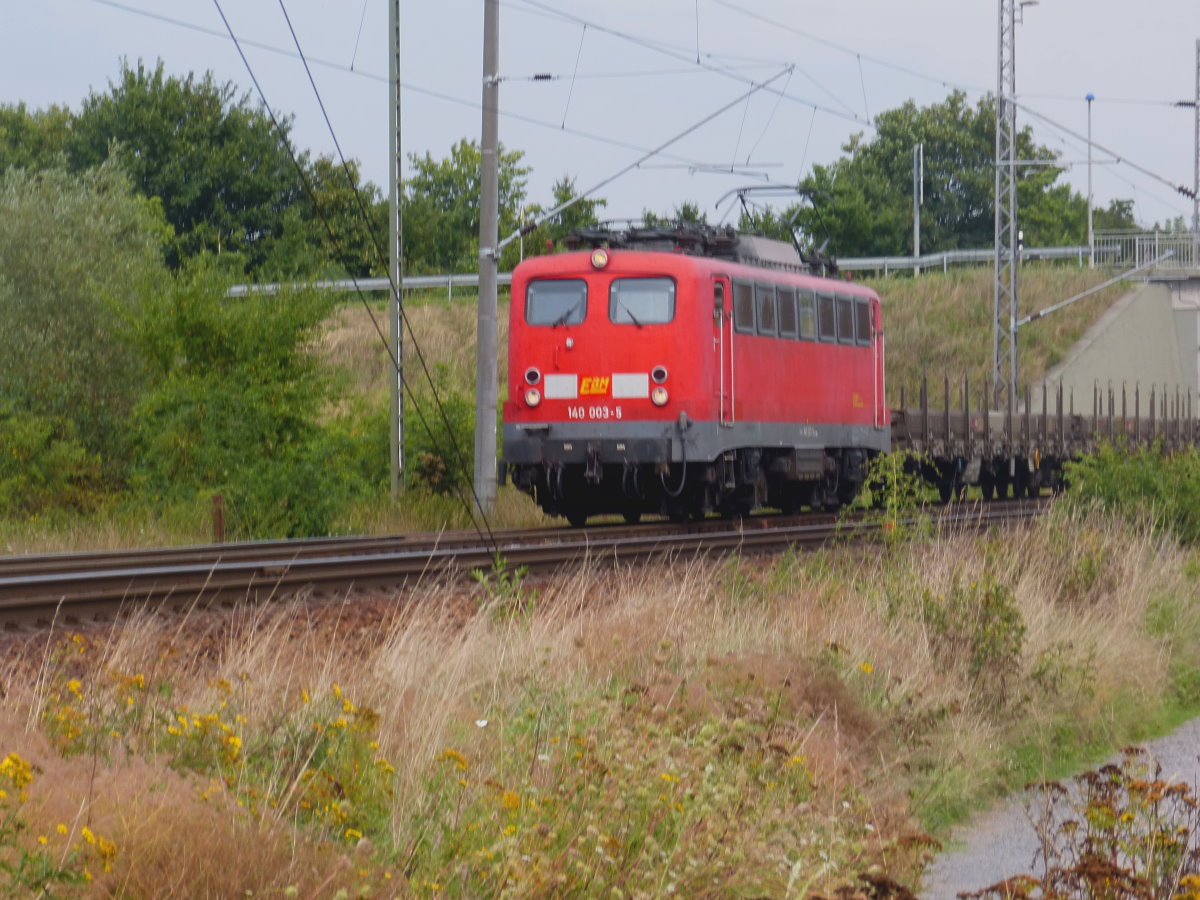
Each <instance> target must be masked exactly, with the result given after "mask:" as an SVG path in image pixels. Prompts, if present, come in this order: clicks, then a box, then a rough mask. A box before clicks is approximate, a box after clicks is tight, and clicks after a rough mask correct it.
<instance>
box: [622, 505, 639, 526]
mask: <svg viewBox="0 0 1200 900" xmlns="http://www.w3.org/2000/svg"><path fill="white" fill-rule="evenodd" d="M621 518H622V519H624V520H625V524H626V525H636V524H637V523H638V522H640V521H642V514H641V511H639V510H636V509H631V510H627V511H625V512H623V513H621Z"/></svg>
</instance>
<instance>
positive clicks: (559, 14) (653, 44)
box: [515, 0, 874, 128]
mask: <svg viewBox="0 0 1200 900" xmlns="http://www.w3.org/2000/svg"><path fill="white" fill-rule="evenodd" d="M515 2H519V3H521V4H523V5H525V6H528V7H530V8H532V9H536V10H540V11H542V12H543V13H545V14H547V15H549V16H552V17H554V18H558V19H560V20H562V21H566V22H573V23H576V24H580V25H584V24H586V25H588V26H589V27H590V28H592V30H594V31H598V32H601V33H603V34H607V35H609V36H610V37H615V38H618V39H620V40H623V41H627V42H629V43H631V44H634V45H635V46H639V47H643V48H645V49H647V50H652V51H654V52H656V53H661V54H663V55H666V56H670V57H672V58H673V59H677V60H680V61H681V62H693V59H692V57H691V54H690V53H689V52H687V51H682V50H680V49H678V48H677V47H671V46H669V45H664V44H663V43H661V42H658V41H652V40H649V39H648V38H644V37H641V36H640V35H635V34H630V33H628V32H624V31H621V30H620V29H617V28H611V27H609V26H607V25H601V24H599V23H597V22H593V21H591V20H589V19H585V18H583V17H581V16H577V15H574V14H573V13H568V12H565V11H563V10H560V9H555V8H554V7H552V6H549V5H547V4H545V3H543V2H541V0H515ZM695 64H696V65H697V66H698V67H699V68H702V69H704V70H706V71H709V72H712V73H714V74H716V75H721V76H723V77H726V78H730V79H732V80H735V81H740V82H742V83H743V84H753V83H754V82H753V80H752V79H749V78H746V77H744V76H742V75H740V74H738V73H737V72H735V71H731V70H729V69H726V68H724V67H722V66H718V65H715V64H713V63H708V62H705V61H704V60H701V61H699V62H697V63H695ZM787 65H788V66H789V67H791V68H795V64H794V63H791V62H789V63H788V64H787ZM776 92H778V89H775V90H773V91H771V93H776ZM783 96H784V99H786V100H790V101H792V102H793V103H799V104H801V105H802V106H811V107H814V108H817V109H820V110H822V111H823V112H827V113H829V114H830V115H832V116H836V117H837V118H839V119H846V120H849V121H852V122H854V123H855V124H858V125H865V126H867V127H872V128H873V127H874V123H873V122H871V121H870V120H869V119H863V117H862V116H860V115H858V114H857V113H854V112H841V111H840V110H836V109H832V108H830V107H828V106H825V105H824V104H821V103H816V102H815V101H812V100H807V99H805V98H803V97H797V96H795V95H793V94H787V93H784V95H783Z"/></svg>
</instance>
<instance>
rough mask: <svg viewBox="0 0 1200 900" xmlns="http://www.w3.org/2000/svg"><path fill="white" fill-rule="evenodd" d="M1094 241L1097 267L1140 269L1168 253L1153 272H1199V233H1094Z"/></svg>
mask: <svg viewBox="0 0 1200 900" xmlns="http://www.w3.org/2000/svg"><path fill="white" fill-rule="evenodd" d="M1095 241H1096V265H1098V266H1100V265H1102V266H1117V267H1132V266H1140V265H1144V264H1146V263H1148V262H1150V261H1151V260H1153V259H1156V258H1158V257H1160V256H1163V255H1164V254H1166V253H1168V252H1169V253H1170V254H1171V256H1170V257H1169V258H1167V259H1165V260H1161V261H1160V262H1159V263H1158V265H1157V266H1156V267H1155V269H1156V270H1158V271H1181V270H1191V271H1196V270H1200V233H1191V232H1186V231H1185V232H1182V233H1179V232H1174V233H1172V232H1165V231H1097V232H1096V238H1095Z"/></svg>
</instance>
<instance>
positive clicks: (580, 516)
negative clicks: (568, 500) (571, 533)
mask: <svg viewBox="0 0 1200 900" xmlns="http://www.w3.org/2000/svg"><path fill="white" fill-rule="evenodd" d="M587 518H588V517H587V513H585V512H569V513H567V521H568V522H570V523H571V527H572V528H582V527H583V526H584V525H586V524H587Z"/></svg>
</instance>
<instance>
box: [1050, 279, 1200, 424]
mask: <svg viewBox="0 0 1200 900" xmlns="http://www.w3.org/2000/svg"><path fill="white" fill-rule="evenodd" d="M1045 380H1046V383H1047V384H1049V385H1058V384H1059V383H1060V382H1061V383H1062V385H1063V387H1064V389H1065V391H1066V392H1067V393H1068V395H1069V394H1070V393H1071V392H1074V396H1075V410H1076V412H1089V413H1090V412H1091V411H1092V410H1091V407H1092V396H1093V391H1094V389H1095V388H1096V387H1097V386H1098V387H1099V388H1100V389H1101V392H1102V393H1107V392H1108V390H1109V388H1110V387H1111V388H1112V389H1113V390H1114V391H1115V392H1116V394H1117V396H1118V397H1119V395H1120V391H1121V386H1122V384H1124V385H1126V386H1127V389H1128V391H1129V392H1130V393H1129V395H1130V398H1131V400H1130V402H1132V392H1133V390H1134V386H1135V385H1140V386H1141V390H1142V393H1143V396H1146V395H1148V392H1149V390H1150V389H1151V388H1152V387H1155V388H1157V390H1158V391H1160V392H1161V391H1162V390H1163V389H1164V388H1165V389H1166V392H1167V394H1168V395H1173V394H1174V393H1175V391H1176V390H1178V391H1179V392H1180V393H1187V392H1188V391H1191V392H1193V394H1195V393H1197V392H1200V278H1175V279H1170V280H1149V281H1147V282H1145V283H1144V284H1142V285H1140V286H1139V287H1137V288H1136V289H1134V290H1132V291H1130V292H1129V293H1127V294H1126V295H1125V296H1123V297H1122V298H1121V299H1120V300H1118V301H1117V302H1116V303H1114V304H1113V305H1112V307H1111V308H1110V309H1109V310H1108V311H1107V312H1106V313H1105V314H1104V315H1103V316H1101V318H1100V319H1099V321H1097V322H1096V324H1095V325H1093V326H1092V327H1091V328H1090V329H1089V330H1088V331H1087V333H1086V334H1084V336H1083V337H1082V338H1081V339H1080V340H1079V341H1078V342H1077V343H1076V344H1075V346H1074V347H1073V348H1072V349H1071V351H1070V354H1069V355H1068V356H1067V358H1066V360H1065V361H1063V362H1062V363H1061V364H1060V365H1058V366H1055V367H1054V368H1052V369H1051V370H1050V371H1049V372H1048V373H1047V374H1046V379H1045ZM1039 392H1040V385H1039V387H1038V388H1037V389H1035V391H1034V393H1035V395H1036V394H1038V393H1039ZM1160 396H1161V394H1160Z"/></svg>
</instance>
